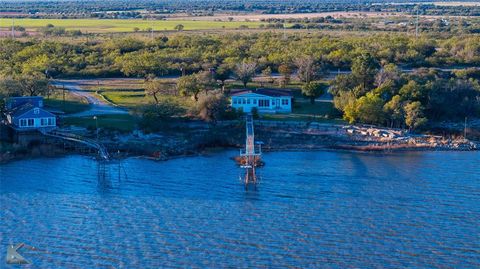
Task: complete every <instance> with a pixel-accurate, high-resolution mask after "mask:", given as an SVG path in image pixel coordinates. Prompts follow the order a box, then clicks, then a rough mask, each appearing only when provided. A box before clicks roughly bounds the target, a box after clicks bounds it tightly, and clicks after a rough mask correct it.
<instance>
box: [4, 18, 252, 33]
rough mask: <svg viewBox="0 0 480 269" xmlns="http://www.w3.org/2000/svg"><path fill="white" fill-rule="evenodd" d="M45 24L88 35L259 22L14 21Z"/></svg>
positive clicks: (6, 24)
mask: <svg viewBox="0 0 480 269" xmlns="http://www.w3.org/2000/svg"><path fill="white" fill-rule="evenodd" d="M47 24H53V25H54V26H60V27H65V28H66V29H67V30H81V31H82V32H89V33H109V32H133V31H134V30H133V29H134V28H138V29H139V30H140V31H144V30H145V29H147V28H153V30H154V31H165V30H167V31H168V30H170V31H171V30H174V28H175V26H176V25H178V24H182V25H183V26H184V30H210V29H223V28H226V29H235V28H239V27H240V26H242V25H245V26H248V27H249V28H258V26H259V25H260V24H261V23H259V22H240V21H232V22H218V21H191V20H168V21H146V20H99V19H15V25H18V26H23V27H25V28H27V30H30V31H31V30H36V29H38V28H40V27H44V26H46V25H47ZM11 25H12V19H6V18H2V19H0V27H2V28H7V27H10V26H11Z"/></svg>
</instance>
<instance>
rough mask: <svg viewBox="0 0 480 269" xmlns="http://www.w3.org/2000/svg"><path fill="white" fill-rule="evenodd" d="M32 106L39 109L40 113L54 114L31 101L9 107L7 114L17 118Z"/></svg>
mask: <svg viewBox="0 0 480 269" xmlns="http://www.w3.org/2000/svg"><path fill="white" fill-rule="evenodd" d="M34 108H38V109H40V111H41V112H42V114H45V113H48V114H49V115H51V116H53V117H54V116H55V115H53V114H52V113H50V112H48V111H46V110H45V109H42V108H39V107H36V106H34V105H32V104H31V103H26V104H23V105H21V106H18V107H15V108H13V109H11V110H10V111H8V114H9V115H10V116H11V117H14V118H17V117H21V116H23V115H25V114H27V113H28V112H30V111H31V110H32V109H34Z"/></svg>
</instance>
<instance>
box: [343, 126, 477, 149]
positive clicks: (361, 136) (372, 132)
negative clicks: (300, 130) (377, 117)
mask: <svg viewBox="0 0 480 269" xmlns="http://www.w3.org/2000/svg"><path fill="white" fill-rule="evenodd" d="M342 129H343V130H344V131H345V133H346V134H347V135H348V136H350V137H351V138H352V139H354V140H362V141H370V142H379V143H382V144H387V145H388V146H392V147H394V146H401V145H405V146H409V145H410V146H412V147H415V148H438V149H454V150H476V149H477V148H478V146H477V143H474V142H472V141H470V140H468V139H465V138H463V137H457V138H447V137H443V136H435V135H426V134H412V133H409V132H408V131H406V130H403V129H391V128H378V127H373V126H362V125H347V126H344V127H342Z"/></svg>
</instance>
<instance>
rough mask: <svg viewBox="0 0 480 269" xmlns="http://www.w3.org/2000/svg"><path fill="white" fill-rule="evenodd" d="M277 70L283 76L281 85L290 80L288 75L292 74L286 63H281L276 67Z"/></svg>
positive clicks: (283, 85)
mask: <svg viewBox="0 0 480 269" xmlns="http://www.w3.org/2000/svg"><path fill="white" fill-rule="evenodd" d="M278 72H279V73H280V74H281V75H282V76H283V79H282V87H285V86H286V85H287V84H288V83H289V82H290V76H291V75H292V69H291V68H290V66H288V65H287V64H281V65H280V66H279V67H278Z"/></svg>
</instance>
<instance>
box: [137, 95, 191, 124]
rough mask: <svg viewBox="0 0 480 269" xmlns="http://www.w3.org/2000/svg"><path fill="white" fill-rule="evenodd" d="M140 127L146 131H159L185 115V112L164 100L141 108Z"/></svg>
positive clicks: (171, 102) (176, 105)
mask: <svg viewBox="0 0 480 269" xmlns="http://www.w3.org/2000/svg"><path fill="white" fill-rule="evenodd" d="M140 113H141V121H140V127H141V128H142V129H144V130H146V131H150V132H153V131H159V130H161V129H162V128H164V127H165V126H166V125H168V123H169V122H170V121H171V120H172V119H173V118H174V117H177V116H181V115H183V114H184V113H185V110H184V109H183V108H182V107H181V106H180V105H179V104H178V103H176V102H174V101H172V100H170V99H165V100H162V101H161V102H159V103H158V104H155V105H148V106H145V107H142V108H141V111H140Z"/></svg>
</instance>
